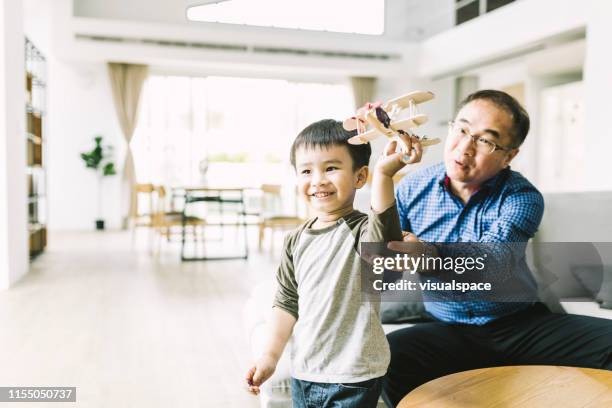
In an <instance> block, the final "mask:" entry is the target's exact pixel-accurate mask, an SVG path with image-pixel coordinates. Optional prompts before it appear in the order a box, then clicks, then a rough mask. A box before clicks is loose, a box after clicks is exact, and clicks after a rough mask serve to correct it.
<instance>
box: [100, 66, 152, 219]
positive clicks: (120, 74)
mask: <svg viewBox="0 0 612 408" xmlns="http://www.w3.org/2000/svg"><path fill="white" fill-rule="evenodd" d="M108 73H109V76H110V83H111V89H112V92H113V100H114V102H115V110H116V112H117V118H118V119H119V124H120V125H121V130H122V131H123V137H124V138H125V142H126V144H127V154H126V156H125V162H124V166H123V176H122V180H121V181H122V194H123V198H122V201H123V206H122V208H123V214H124V219H123V228H127V226H128V222H129V219H130V217H131V216H132V215H135V214H136V197H135V195H136V190H135V185H136V171H135V168H134V158H133V157H132V150H131V149H130V141H131V140H132V136H133V134H134V129H136V124H137V123H138V104H139V102H140V94H141V91H142V87H143V85H144V81H145V79H147V74H148V67H147V66H146V65H134V64H120V63H114V62H110V63H109V64H108Z"/></svg>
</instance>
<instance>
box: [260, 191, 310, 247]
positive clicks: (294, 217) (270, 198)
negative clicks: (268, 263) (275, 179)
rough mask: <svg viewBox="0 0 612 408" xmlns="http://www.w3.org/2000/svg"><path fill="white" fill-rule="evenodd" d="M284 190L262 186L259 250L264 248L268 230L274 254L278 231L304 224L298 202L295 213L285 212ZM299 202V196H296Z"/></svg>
mask: <svg viewBox="0 0 612 408" xmlns="http://www.w3.org/2000/svg"><path fill="white" fill-rule="evenodd" d="M281 192H282V188H281V186H280V185H276V184H262V185H261V205H260V208H261V212H260V218H259V250H260V251H261V250H262V248H263V243H264V240H265V234H266V230H269V231H270V252H271V253H273V252H274V235H275V233H276V232H278V231H286V230H289V229H292V228H295V227H297V226H298V225H300V224H301V223H303V222H304V219H303V218H301V217H299V216H298V209H297V201H295V202H296V205H295V209H294V211H295V212H294V213H289V214H288V213H286V212H284V211H283V200H282V194H281ZM294 195H295V196H296V197H294V199H295V200H297V194H294Z"/></svg>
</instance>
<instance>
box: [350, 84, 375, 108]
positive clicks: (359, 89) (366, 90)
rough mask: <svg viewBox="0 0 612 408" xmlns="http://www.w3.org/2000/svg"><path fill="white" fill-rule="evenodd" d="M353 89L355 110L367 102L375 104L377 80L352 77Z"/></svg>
mask: <svg viewBox="0 0 612 408" xmlns="http://www.w3.org/2000/svg"><path fill="white" fill-rule="evenodd" d="M351 86H352V87H353V100H354V101H355V110H357V109H359V108H361V107H362V106H363V105H364V104H365V103H366V102H374V101H373V99H374V97H375V96H376V78H372V77H351Z"/></svg>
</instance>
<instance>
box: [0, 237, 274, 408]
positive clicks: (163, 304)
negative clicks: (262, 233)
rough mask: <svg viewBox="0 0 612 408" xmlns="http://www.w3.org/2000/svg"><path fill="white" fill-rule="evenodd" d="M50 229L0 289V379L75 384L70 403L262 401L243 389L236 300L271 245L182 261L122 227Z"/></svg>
mask: <svg viewBox="0 0 612 408" xmlns="http://www.w3.org/2000/svg"><path fill="white" fill-rule="evenodd" d="M49 241H50V243H51V245H50V247H49V249H48V251H47V252H45V253H44V254H43V255H41V256H39V257H38V258H37V259H36V261H35V262H34V263H33V264H32V269H31V272H30V273H29V274H28V275H27V276H26V277H25V278H24V279H23V280H21V281H20V282H19V283H18V284H17V285H16V286H14V287H13V288H11V289H10V290H8V291H4V292H0V386H75V387H77V403H76V404H73V405H70V406H77V407H113V408H118V407H130V408H133V407H180V408H188V407H241V408H244V407H246V408H248V407H256V406H257V405H258V401H257V397H253V396H251V395H249V394H247V393H246V391H244V389H243V376H244V373H245V370H246V367H247V365H248V363H249V357H248V351H247V340H246V335H245V333H244V329H243V322H242V307H243V305H244V302H245V301H246V299H247V296H248V293H249V290H250V288H252V286H253V285H254V284H256V283H257V282H259V281H261V280H263V279H266V278H268V279H269V278H271V277H272V276H273V274H274V269H275V262H276V261H275V260H274V259H272V258H271V257H270V256H269V255H267V256H261V255H259V256H252V257H251V259H249V261H248V262H247V261H214V262H188V263H181V262H180V261H179V260H178V254H177V252H176V248H168V247H166V248H165V249H164V250H163V253H162V255H161V256H160V257H159V258H158V259H154V258H152V257H151V256H150V255H149V253H148V252H147V250H146V249H145V248H144V247H145V246H146V239H142V240H141V239H140V237H139V239H138V243H137V247H139V248H140V249H138V250H133V249H132V248H131V244H130V235H129V233H121V232H106V233H70V234H65V233H64V234H52V235H51V237H50V239H49ZM277 252H278V251H277ZM2 405H4V404H1V403H0V406H2ZM18 405H19V407H27V406H33V407H37V408H38V407H45V406H49V407H57V406H58V405H57V404H54V403H20V404H18Z"/></svg>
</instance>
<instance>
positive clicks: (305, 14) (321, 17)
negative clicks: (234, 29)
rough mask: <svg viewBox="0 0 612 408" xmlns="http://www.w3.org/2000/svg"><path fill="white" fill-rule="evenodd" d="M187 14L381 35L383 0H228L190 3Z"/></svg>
mask: <svg viewBox="0 0 612 408" xmlns="http://www.w3.org/2000/svg"><path fill="white" fill-rule="evenodd" d="M187 18H188V19H190V20H193V21H205V22H213V23H229V24H247V25H255V26H263V27H280V28H294V29H296V28H297V29H303V30H320V31H335V32H341V33H358V34H372V35H380V34H383V32H384V27H385V1H384V0H308V1H287V0H258V1H253V0H231V1H224V2H220V3H218V4H209V5H201V6H197V5H196V6H194V7H189V8H188V9H187Z"/></svg>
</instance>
